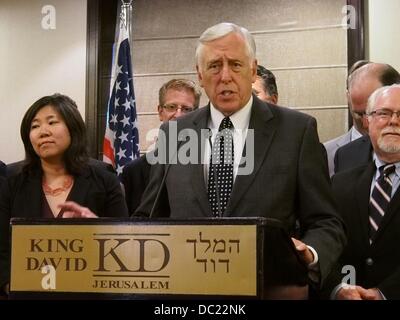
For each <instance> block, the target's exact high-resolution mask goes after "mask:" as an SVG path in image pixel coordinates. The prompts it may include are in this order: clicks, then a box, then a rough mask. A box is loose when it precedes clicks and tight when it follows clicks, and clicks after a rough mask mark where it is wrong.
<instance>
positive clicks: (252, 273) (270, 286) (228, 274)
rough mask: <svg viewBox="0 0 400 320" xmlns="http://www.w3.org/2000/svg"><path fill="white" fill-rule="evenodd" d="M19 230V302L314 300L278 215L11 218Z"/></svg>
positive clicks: (15, 279)
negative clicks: (180, 218)
mask: <svg viewBox="0 0 400 320" xmlns="http://www.w3.org/2000/svg"><path fill="white" fill-rule="evenodd" d="M11 234H12V241H11V243H12V246H11V247H12V248H11V281H10V298H11V299H30V298H32V299H189V298H190V299H193V298H195V299H222V298H229V299H299V298H300V299H301V298H307V268H306V267H305V266H304V265H303V264H302V263H301V261H300V260H299V258H298V256H297V253H296V251H295V248H294V246H293V244H292V241H291V239H290V238H289V237H288V236H287V234H286V232H285V230H284V228H283V227H282V225H281V223H280V222H279V221H277V220H273V219H265V218H218V219H216V218H207V219H187V220H172V219H152V220H149V219H106V218H100V219H12V220H11Z"/></svg>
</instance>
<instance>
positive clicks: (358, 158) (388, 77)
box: [325, 62, 400, 175]
mask: <svg viewBox="0 0 400 320" xmlns="http://www.w3.org/2000/svg"><path fill="white" fill-rule="evenodd" d="M394 83H400V74H399V73H398V72H397V71H396V69H394V68H393V67H392V66H390V65H388V64H384V63H373V62H371V63H368V64H366V65H364V66H362V67H360V68H358V69H357V70H355V71H354V72H353V73H352V74H351V75H350V76H349V79H348V92H347V96H348V101H349V108H350V112H351V115H352V117H353V123H354V127H353V128H355V130H357V132H359V134H360V135H362V136H361V138H358V139H357V134H355V135H354V136H353V138H352V140H351V142H350V141H348V143H347V144H345V145H343V146H341V147H339V148H338V149H337V151H336V152H335V153H333V152H334V151H331V153H330V154H328V158H329V157H331V159H332V157H334V161H333V163H334V165H332V161H331V164H330V173H331V175H333V173H334V172H335V173H336V172H339V171H342V170H346V169H349V168H353V167H356V166H358V165H362V164H364V163H366V162H368V161H370V160H371V151H372V148H371V143H370V140H369V137H368V135H367V132H368V121H367V119H366V117H365V110H366V107H367V101H368V98H369V97H370V95H371V94H372V93H373V92H374V91H375V90H376V89H378V88H380V87H382V86H387V85H392V84H394ZM354 138H355V139H354ZM328 144H329V143H326V144H325V147H326V148H327V150H328V149H329V145H328ZM332 153H333V154H332ZM332 167H334V169H333V170H332Z"/></svg>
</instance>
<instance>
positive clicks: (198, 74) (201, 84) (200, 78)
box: [196, 64, 204, 88]
mask: <svg viewBox="0 0 400 320" xmlns="http://www.w3.org/2000/svg"><path fill="white" fill-rule="evenodd" d="M196 71H197V78H198V79H199V84H200V87H202V88H204V86H203V76H202V74H201V72H200V68H199V65H198V64H196Z"/></svg>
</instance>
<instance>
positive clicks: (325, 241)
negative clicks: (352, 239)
mask: <svg viewBox="0 0 400 320" xmlns="http://www.w3.org/2000/svg"><path fill="white" fill-rule="evenodd" d="M209 117H210V107H209V106H206V107H204V108H200V109H198V110H196V111H193V112H191V113H189V114H188V115H185V116H183V117H181V118H179V119H178V120H177V121H169V122H167V123H164V124H163V125H162V126H161V130H163V131H164V133H165V134H166V139H165V140H166V145H167V146H168V145H169V143H170V141H169V136H168V134H169V128H168V127H169V126H171V125H175V124H176V125H177V127H178V133H179V132H181V133H183V131H182V130H183V129H193V130H194V132H196V133H197V138H198V140H199V141H200V139H201V137H202V136H203V137H204V131H207V130H204V129H206V128H207V123H208V119H209ZM202 129H203V133H202V132H201V130H202ZM249 129H254V130H253V132H254V153H253V152H251V154H249V155H248V161H249V162H251V161H250V160H254V167H253V170H252V171H251V172H250V173H249V174H247V175H238V176H237V177H236V179H235V182H234V185H233V190H232V194H231V197H230V200H229V202H228V205H227V209H226V211H225V214H224V216H226V217H255V216H258V217H269V218H276V219H279V220H280V221H282V222H283V224H284V225H285V226H286V228H287V230H288V231H289V233H290V234H292V235H293V234H294V231H295V229H296V228H295V225H296V220H297V221H299V222H300V233H301V238H302V240H303V241H304V242H305V243H306V244H308V245H310V246H312V247H313V248H314V249H315V250H316V251H317V252H318V255H319V262H320V270H321V275H322V278H323V277H325V276H326V275H327V272H328V271H329V270H330V269H331V266H332V263H333V262H334V261H336V259H337V258H338V257H339V254H340V253H341V251H342V248H343V245H344V243H345V236H344V230H343V224H342V220H341V219H340V218H339V216H338V214H337V212H336V208H335V204H334V200H333V197H332V191H331V186H330V180H329V175H328V166H327V161H326V153H325V149H324V147H323V145H322V144H321V143H320V142H319V139H318V134H317V125H316V121H315V119H314V118H312V117H311V116H309V115H306V114H304V113H300V112H297V111H294V110H291V109H288V108H282V107H278V106H273V107H272V106H271V105H268V104H267V103H264V102H262V101H261V100H259V99H258V98H257V97H255V96H253V105H252V109H251V115H250V122H249ZM160 137H161V136H160ZM171 138H172V136H171ZM175 138H176V137H175ZM158 141H159V143H162V140H161V139H160V138H159V140H158ZM246 143H248V142H246ZM181 146H184V144H183V143H182V144H181ZM197 147H198V150H195V151H197V154H198V155H199V157H198V158H197V161H198V164H185V163H179V161H178V163H177V164H172V165H170V166H168V165H163V164H155V165H153V166H152V169H151V173H150V181H149V185H148V187H147V189H146V191H145V194H144V195H143V201H142V203H141V205H140V206H139V208H138V209H137V214H149V213H150V211H151V208H152V206H153V204H154V202H155V199H156V195H157V191H158V189H159V188H160V186H161V184H162V179H163V176H164V173H165V170H166V168H167V167H168V168H169V171H168V174H167V175H166V179H165V188H164V191H163V192H162V194H163V195H164V196H163V197H160V202H159V205H158V207H157V210H156V212H155V214H156V215H157V216H163V215H164V216H165V215H166V214H165V213H166V212H168V216H170V217H172V218H190V217H212V211H211V208H210V205H209V201H208V198H207V187H206V185H205V179H204V167H203V165H202V163H203V161H202V160H203V154H202V152H201V149H204V148H202V147H203V146H202V144H201V143H198V146H197ZM158 151H159V153H160V154H162V151H160V148H159V149H158ZM244 151H245V150H244ZM249 152H250V151H249ZM173 160H174V159H173ZM249 162H247V165H249ZM162 199H167V201H166V202H164V201H162ZM169 209H170V213H169Z"/></svg>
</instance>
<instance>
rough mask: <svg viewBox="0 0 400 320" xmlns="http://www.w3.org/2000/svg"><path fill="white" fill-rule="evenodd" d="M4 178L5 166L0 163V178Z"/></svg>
mask: <svg viewBox="0 0 400 320" xmlns="http://www.w3.org/2000/svg"><path fill="white" fill-rule="evenodd" d="M5 176H6V165H5V163H4V162H2V161H0V177H5Z"/></svg>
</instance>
